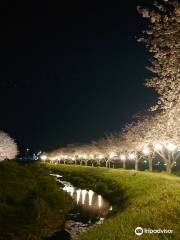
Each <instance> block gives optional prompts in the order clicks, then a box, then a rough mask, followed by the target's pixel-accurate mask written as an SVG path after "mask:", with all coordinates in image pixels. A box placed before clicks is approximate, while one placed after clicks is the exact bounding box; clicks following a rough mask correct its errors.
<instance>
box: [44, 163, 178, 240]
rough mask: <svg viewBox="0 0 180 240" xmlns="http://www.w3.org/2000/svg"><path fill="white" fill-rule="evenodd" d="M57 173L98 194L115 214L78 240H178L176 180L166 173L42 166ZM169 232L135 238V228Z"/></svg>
mask: <svg viewBox="0 0 180 240" xmlns="http://www.w3.org/2000/svg"><path fill="white" fill-rule="evenodd" d="M46 167H47V168H49V169H53V170H54V171H56V172H60V173H61V174H63V175H64V176H65V178H66V179H67V180H70V181H71V182H72V183H73V184H74V185H76V186H78V187H86V188H91V189H93V190H94V191H97V192H99V193H101V194H102V195H103V196H105V197H106V198H107V199H108V200H109V201H110V202H111V203H112V204H113V205H115V206H116V207H115V209H116V213H115V214H114V215H111V216H109V218H107V219H106V220H105V222H104V223H103V224H102V225H96V226H94V227H92V228H90V229H89V230H88V231H87V232H85V233H83V234H81V235H80V237H79V239H80V240H133V239H143V240H144V239H148V240H149V239H150V240H151V239H153V240H155V239H173V240H180V178H179V177H176V176H173V175H168V174H166V173H151V172H137V171H134V170H120V169H106V168H93V167H85V166H72V165H70V166H68V165H51V164H48V165H46ZM138 226H140V227H142V228H151V229H159V228H161V229H164V228H165V229H172V230H173V231H174V233H173V234H143V235H141V236H136V235H135V234H134V229H135V228H136V227H138Z"/></svg>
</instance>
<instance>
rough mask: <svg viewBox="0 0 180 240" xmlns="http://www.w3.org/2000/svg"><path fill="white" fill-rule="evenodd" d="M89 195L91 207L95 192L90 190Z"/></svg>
mask: <svg viewBox="0 0 180 240" xmlns="http://www.w3.org/2000/svg"><path fill="white" fill-rule="evenodd" d="M88 195H89V206H91V205H92V199H93V195H94V192H93V191H92V190H89V191H88Z"/></svg>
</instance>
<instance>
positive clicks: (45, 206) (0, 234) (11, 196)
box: [0, 161, 71, 240]
mask: <svg viewBox="0 0 180 240" xmlns="http://www.w3.org/2000/svg"><path fill="white" fill-rule="evenodd" d="M0 186H1V187H0V240H30V239H31V240H39V239H41V237H47V236H51V235H53V234H54V232H56V231H57V230H59V229H60V228H61V226H62V224H63V223H64V216H65V215H66V214H67V212H68V211H69V208H70V206H71V199H70V197H69V196H68V195H67V194H66V193H65V192H64V191H62V190H61V189H59V187H58V185H57V183H56V182H55V180H54V178H53V177H51V176H49V171H46V170H45V169H43V168H42V167H40V165H39V164H36V163H18V162H14V161H3V162H0Z"/></svg>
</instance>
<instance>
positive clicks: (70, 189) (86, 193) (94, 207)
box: [60, 181, 112, 217]
mask: <svg viewBox="0 0 180 240" xmlns="http://www.w3.org/2000/svg"><path fill="white" fill-rule="evenodd" d="M60 182H61V183H62V184H63V185H64V187H63V190H64V191H66V192H67V193H68V194H69V195H70V196H71V197H72V198H73V199H74V200H75V202H76V204H77V206H78V207H80V208H81V209H82V210H83V211H85V212H86V213H89V214H90V213H91V214H90V215H92V216H93V215H94V216H95V217H98V216H99V217H103V216H105V215H106V214H107V213H108V211H109V210H112V207H111V206H110V204H109V203H108V202H107V201H106V200H105V199H104V198H102V196H101V195H99V194H97V193H95V192H94V191H92V190H85V189H78V188H75V187H74V186H72V185H71V184H70V183H68V182H66V181H60Z"/></svg>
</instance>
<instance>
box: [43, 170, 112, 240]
mask: <svg viewBox="0 0 180 240" xmlns="http://www.w3.org/2000/svg"><path fill="white" fill-rule="evenodd" d="M50 175H51V176H53V177H55V179H56V181H58V182H60V183H61V185H62V189H63V190H64V191H65V192H67V193H68V194H69V195H70V196H71V197H72V199H73V201H74V202H75V207H74V208H73V209H72V210H71V211H70V212H69V214H68V215H67V216H66V221H65V226H64V229H61V230H60V231H58V232H56V233H55V234H54V235H53V236H52V237H50V238H47V240H68V239H75V238H76V236H77V235H78V234H80V233H81V232H83V231H86V230H87V229H88V228H89V227H91V226H92V225H94V224H101V223H102V222H103V221H104V219H105V217H106V216H107V214H108V213H109V211H112V206H111V205H110V203H109V202H108V201H107V200H105V199H104V198H103V197H102V196H101V195H99V194H97V193H96V192H94V191H92V190H86V189H80V188H76V187H74V186H73V185H72V184H71V183H69V182H67V181H64V180H63V177H62V176H61V175H59V174H50Z"/></svg>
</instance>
